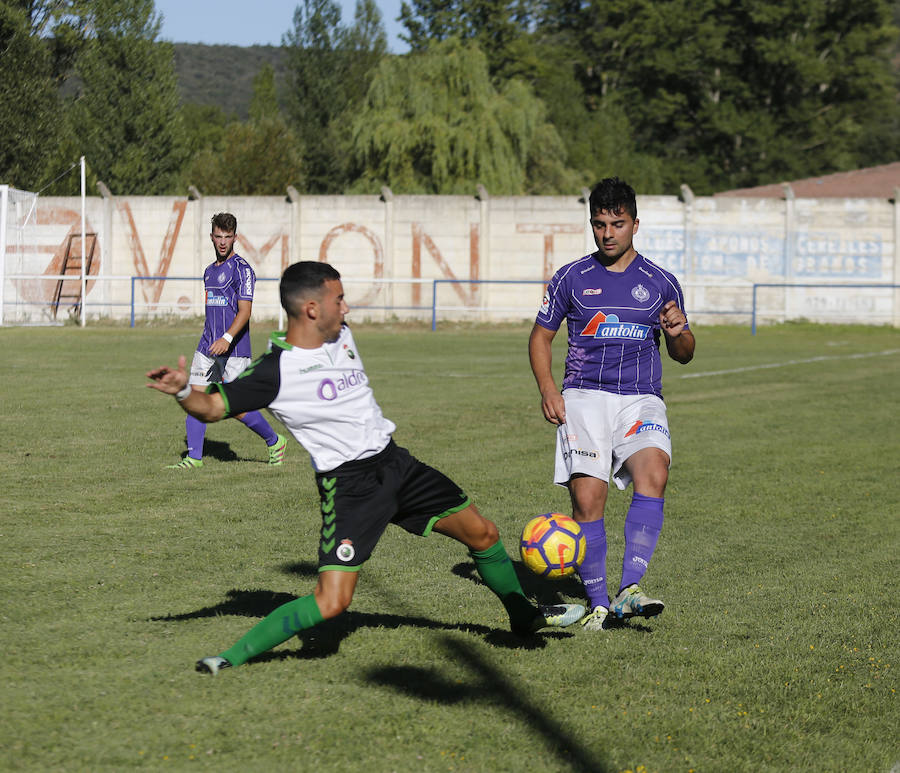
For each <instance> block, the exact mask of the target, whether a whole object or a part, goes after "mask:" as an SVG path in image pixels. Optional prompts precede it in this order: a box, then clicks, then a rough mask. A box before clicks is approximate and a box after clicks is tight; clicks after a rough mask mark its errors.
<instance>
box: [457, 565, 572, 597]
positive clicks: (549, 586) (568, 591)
mask: <svg viewBox="0 0 900 773" xmlns="http://www.w3.org/2000/svg"><path fill="white" fill-rule="evenodd" d="M512 565H513V568H514V569H515V571H516V576H517V577H518V578H519V584H520V585H521V586H522V590H523V591H525V595H526V596H528V597H529V598H532V599H535V600H536V601H537V602H538V604H566V603H570V602H568V601H567V599H569V598H584V588H583V586H582V585H581V582H580V581H579V580H578V578H577V577H575V576H574V575H573V576H571V577H562V578H560V579H558V580H545V579H543V578H541V577H538V576H537V575H536V574H535V573H534V572H532V571H531V570H529V569H528V567H526V566H525V565H524V564H523V563H522V562H521V561H513V562H512ZM452 571H453V574H455V575H456V576H457V577H462V578H464V579H466V580H471V581H472V582H474V583H476V584H478V585H483V584H484V583H483V582H482V581H481V578H480V577H479V576H478V570H477V569H476V568H475V564H473V563H472V562H471V561H460V562H459V563H458V564H457V565H456V566H454V567H453V570H452Z"/></svg>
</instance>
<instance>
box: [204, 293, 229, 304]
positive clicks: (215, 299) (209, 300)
mask: <svg viewBox="0 0 900 773" xmlns="http://www.w3.org/2000/svg"><path fill="white" fill-rule="evenodd" d="M206 305H207V306H227V305H228V299H227V298H226V297H225V296H224V295H216V294H215V292H213V291H212V290H207V291H206Z"/></svg>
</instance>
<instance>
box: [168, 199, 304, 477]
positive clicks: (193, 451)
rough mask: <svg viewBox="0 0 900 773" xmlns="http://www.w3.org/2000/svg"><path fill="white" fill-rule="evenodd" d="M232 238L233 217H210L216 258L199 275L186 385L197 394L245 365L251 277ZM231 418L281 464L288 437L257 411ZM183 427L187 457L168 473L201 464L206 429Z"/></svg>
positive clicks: (193, 424)
mask: <svg viewBox="0 0 900 773" xmlns="http://www.w3.org/2000/svg"><path fill="white" fill-rule="evenodd" d="M236 238H237V218H236V217H235V216H234V215H232V214H231V213H230V212H220V213H219V214H217V215H214V216H213V218H212V231H211V233H210V239H211V240H212V243H213V248H214V249H215V254H216V259H215V261H214V262H213V263H210V264H209V265H208V266H207V267H206V271H204V272H203V291H204V292H203V296H204V307H205V309H206V321H205V322H204V324H203V333H202V334H201V335H200V341H199V343H198V344H197V350H196V351H195V352H194V359H193V362H191V385H192V386H193V387H194V388H195V389H198V390H201V391H202V390H204V389H206V387H207V386H209V384H211V383H214V382H217V381H233V380H234V379H236V378H237V377H238V375H239V374H240V373H241V372H243V371H244V369H245V368H246V367H247V366H248V365H249V364H250V358H251V352H250V312H251V310H252V308H253V289H254V286H255V284H256V273H255V272H254V271H253V268H252V267H251V266H250V264H249V263H248V262H247V261H246V260H244V259H243V258H242V257H241V256H240V255H238V254H237V253H236V252H235V251H234V240H235V239H236ZM234 418H236V419H237V420H238V421H240V422H241V423H242V424H243V425H244V426H246V427H247V428H248V429H250V430H253V432H255V433H256V434H257V435H259V436H260V437H261V438H262V439H263V440H265V441H266V446H267V447H268V449H269V465H270V466H273V467H280V466H281V465H282V464H283V463H284V450H285V448H286V447H287V439H286V438H285V437H283V436H281V435H279V434H278V433H277V432H275V430H273V429H272V427H271V426H270V425H269V422H267V421H266V420H265V418H264V417H263V415H262V414H261V413H260V412H259V411H247V412H246V413H241V414H237V415H235V417H234ZM184 429H185V435H186V437H187V447H188V450H187V455H186V456H185V457H184V458H183V459H182V460H181V461H180V462H178V463H177V464H170V465H168V468H169V469H173V470H196V469H199V468H200V467H202V466H203V441H204V439H205V437H206V425H205V424H204V423H203V422H202V421H198V420H197V419H195V418H194V417H193V416H190V415H188V416H186V417H185V420H184Z"/></svg>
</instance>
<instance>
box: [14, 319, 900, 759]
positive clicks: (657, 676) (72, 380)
mask: <svg viewBox="0 0 900 773" xmlns="http://www.w3.org/2000/svg"><path fill="white" fill-rule="evenodd" d="M351 319H352V317H351ZM695 333H696V335H697V341H698V344H697V355H696V357H695V360H694V362H692V363H691V364H690V365H688V366H678V365H676V364H674V363H671V362H667V369H666V375H665V392H666V397H667V402H668V405H669V421H670V425H671V428H672V433H673V439H674V464H673V468H672V472H671V477H670V484H669V489H668V492H667V500H666V524H665V527H664V529H663V533H662V537H661V539H660V543H659V547H658V548H657V551H656V555H655V557H654V559H653V562H652V563H651V566H650V571H649V573H648V575H647V577H646V578H645V582H644V585H645V587H646V588H647V589H648V590H649V591H650V592H651V593H652V594H653V595H657V596H659V597H661V598H662V599H664V600H665V601H666V603H667V608H666V611H665V613H664V614H663V615H662V616H660V617H658V618H655V619H653V620H649V621H643V620H641V621H639V622H632V623H631V624H630V625H628V626H626V627H624V628H621V629H618V630H614V631H610V632H605V633H602V634H589V633H585V632H583V631H581V630H573V629H567V630H565V631H561V632H560V631H557V632H547V633H542V634H539V635H537V636H536V637H535V638H534V640H533V641H528V642H525V643H522V642H521V641H519V640H516V639H514V638H512V637H511V635H510V634H508V633H507V628H506V620H505V615H504V613H503V610H502V607H501V606H500V604H499V602H497V601H496V599H495V598H494V597H493V596H492V595H491V594H490V592H489V591H487V590H486V589H485V588H484V587H483V586H482V585H480V583H479V582H478V581H477V579H476V577H475V576H474V567H473V565H472V563H471V561H470V560H469V558H468V556H467V555H466V552H465V550H464V549H462V548H461V547H460V546H458V545H457V544H456V543H453V542H451V541H450V540H447V539H445V538H443V537H440V536H439V535H434V536H431V537H429V538H427V539H420V538H414V537H411V536H409V535H407V534H405V533H404V532H401V531H400V530H397V529H395V530H392V531H389V532H388V534H387V535H386V536H385V538H384V540H383V541H382V543H381V544H380V546H379V548H378V550H377V551H376V552H375V554H374V556H373V558H372V559H371V561H370V562H369V563H368V564H367V565H366V566H365V568H364V570H363V571H362V573H361V578H360V584H359V588H358V592H357V595H356V597H355V599H354V603H353V606H352V608H351V610H350V611H349V612H348V613H347V614H346V615H344V616H343V617H341V618H339V619H338V620H335V621H331V622H330V623H326V624H323V625H322V626H320V627H319V628H316V629H313V630H312V631H310V632H306V633H305V634H304V635H301V636H300V637H298V638H296V639H292V640H291V641H289V642H287V643H285V644H284V645H282V646H281V647H279V648H277V649H276V650H274V651H273V652H271V653H269V654H268V655H266V656H263V657H261V658H259V659H257V660H256V661H252V662H250V663H248V664H247V665H246V666H243V667H241V668H239V669H234V670H231V671H226V672H225V673H223V674H221V675H220V676H218V677H216V678H215V679H212V678H209V677H207V676H201V675H199V674H197V673H195V672H194V668H193V665H194V661H195V660H196V659H197V658H199V657H201V656H205V655H210V654H215V653H217V652H219V651H220V650H222V649H224V648H225V647H227V646H230V645H231V644H232V643H233V642H234V641H235V640H236V639H237V638H238V637H239V636H241V635H242V634H243V633H244V632H245V631H246V630H247V629H248V628H249V627H250V626H251V625H252V624H254V623H255V622H256V621H257V620H258V619H259V618H261V617H262V616H264V615H265V614H267V613H268V612H269V611H271V610H272V609H273V608H274V607H275V606H277V605H278V604H280V603H282V602H284V601H286V600H290V599H291V598H293V597H295V596H297V595H303V594H306V593H308V592H309V591H310V590H311V588H312V585H313V583H314V581H315V564H314V562H315V555H316V543H317V534H318V529H319V523H318V507H317V498H316V493H315V489H314V486H313V480H312V474H311V470H310V466H309V461H308V457H307V455H306V454H305V452H304V451H303V450H302V449H301V448H300V447H299V446H298V445H297V444H296V443H293V442H292V444H291V446H290V447H289V454H288V458H287V462H286V465H285V467H284V468H282V469H275V470H269V469H267V468H266V466H265V464H264V460H265V458H266V454H265V447H264V445H263V443H262V441H261V440H259V439H258V438H257V437H256V436H255V435H253V434H251V433H250V432H249V431H248V430H246V429H245V428H244V427H243V426H241V425H239V424H238V423H237V422H234V421H229V422H224V423H221V424H217V425H214V426H211V427H210V428H209V430H208V433H207V462H206V466H205V467H204V469H203V470H202V471H197V472H192V473H187V474H184V473H180V472H173V471H169V470H164V469H163V466H164V465H165V464H168V463H171V462H174V461H176V460H177V459H178V457H179V454H180V453H182V452H183V451H184V423H183V414H182V413H181V410H180V409H179V408H178V406H177V404H176V403H175V401H174V400H172V399H170V398H167V397H164V396H162V395H160V394H158V393H156V392H155V391H152V390H150V389H146V388H145V386H144V384H145V379H144V377H143V374H144V373H145V372H146V371H147V370H148V369H149V368H150V367H153V366H156V365H160V364H173V363H174V362H175V359H176V357H177V355H178V354H181V353H183V354H186V355H190V353H191V352H192V351H193V347H194V346H195V344H196V340H197V337H198V334H199V325H197V324H193V325H190V326H180V327H160V328H142V329H129V328H121V327H112V326H110V327H88V328H86V329H79V328H74V327H64V328H2V329H0V345H2V351H3V352H4V357H3V359H4V366H5V367H4V377H3V381H2V387H0V394H2V405H3V411H2V415H0V422H2V425H0V428H2V432H0V436H2V445H0V449H2V451H0V453H2V457H0V459H2V490H3V503H4V506H3V508H2V515H0V544H2V559H3V568H2V572H0V584H2V585H0V588H2V592H0V598H2V601H0V631H2V659H0V769H2V770H33V771H121V770H129V769H132V768H146V769H153V770H167V769H168V770H190V769H204V770H215V771H257V770H270V771H301V770H303V771H306V770H309V771H313V770H315V771H355V770H369V771H376V772H378V773H380V772H381V771H385V772H387V771H616V772H618V771H626V770H627V771H634V772H635V773H636V772H637V771H646V772H656V771H659V772H662V773H667V772H669V771H728V772H731V771H753V772H757V771H875V772H881V771H883V772H884V773H888V772H889V771H897V770H898V767H897V766H898V764H900V742H898V732H897V731H898V727H900V712H898V696H897V688H898V679H897V669H898V640H900V614H898V596H900V588H898V570H900V566H898V553H900V551H898V548H900V540H898V532H900V529H898V523H900V476H898V471H900V464H898V459H900V441H898V437H900V435H898V418H900V411H898V404H900V399H898V396H900V390H898V384H900V332H898V331H897V330H894V329H890V328H864V327H837V326H833V327H825V326H813V325H807V324H791V325H784V326H776V327H767V328H762V329H761V330H760V332H759V334H758V335H756V336H751V335H750V333H749V330H748V329H747V328H739V327H709V328H702V327H701V328H696V327H695ZM265 335H266V333H265V331H264V330H263V326H261V325H257V328H256V332H255V334H254V338H255V344H256V351H257V352H261V351H262V348H263V341H264V339H265ZM527 336H528V328H527V327H525V326H507V327H499V328H489V327H473V328H463V329H452V328H451V327H449V326H448V327H447V328H446V329H440V330H438V331H437V332H434V333H432V332H430V331H428V330H426V329H423V328H418V327H400V326H398V327H389V326H388V327H363V328H360V329H359V330H358V331H357V332H356V337H357V342H358V344H359V346H360V349H361V353H362V357H363V360H364V362H365V364H366V368H367V371H368V374H369V377H370V380H371V383H372V385H373V388H374V389H375V394H376V396H377V398H378V399H379V402H380V403H381V405H382V408H383V409H384V412H385V414H386V415H387V416H388V417H389V418H391V419H393V420H394V421H395V422H396V423H397V424H398V427H399V429H398V431H397V433H396V439H397V441H398V442H399V443H400V444H401V445H405V446H407V447H409V448H410V449H411V450H412V451H413V452H414V453H415V454H416V455H417V456H419V457H420V458H422V459H423V460H425V461H427V462H429V463H431V464H434V465H435V466H437V467H439V468H441V469H442V470H444V471H445V472H447V473H448V474H450V475H451V476H452V477H454V478H455V479H456V480H457V481H458V482H459V483H460V484H461V485H462V486H463V487H464V488H465V489H466V490H467V491H468V493H469V494H470V495H471V497H472V498H473V500H474V501H475V503H476V504H477V505H478V506H479V508H480V509H481V511H482V512H483V513H484V514H485V515H486V516H488V517H489V518H492V519H493V520H495V521H496V522H497V523H498V525H499V526H500V529H501V533H502V534H503V535H504V541H505V544H506V548H507V551H508V552H509V553H510V555H511V556H513V557H514V558H515V559H516V565H517V568H519V570H520V576H521V578H522V581H523V585H524V587H525V589H526V591H527V592H528V593H529V594H530V595H532V596H534V597H535V598H538V599H540V600H543V601H552V600H554V599H559V598H561V599H566V600H580V599H581V598H582V595H581V592H580V586H579V584H578V583H577V581H574V580H569V579H566V580H562V581H558V582H542V581H539V580H537V579H536V578H534V577H532V576H530V575H527V573H526V570H524V569H522V567H521V565H520V564H519V563H518V556H517V536H518V531H519V529H520V528H521V526H522V525H523V524H524V523H525V521H526V520H527V519H528V518H530V517H531V516H533V515H535V514H538V513H541V512H547V511H551V510H561V511H563V512H566V511H567V510H568V499H567V495H566V493H565V491H564V490H563V489H560V488H558V487H554V486H553V485H552V484H551V483H550V482H549V481H550V474H551V469H552V455H553V428H552V427H551V426H550V425H549V424H547V423H546V422H544V420H543V418H542V417H541V414H540V409H539V401H538V395H537V390H536V388H535V386H534V383H533V379H532V376H531V372H530V370H529V367H528V361H527V355H526V340H527ZM557 338H558V342H560V343H561V340H560V339H561V338H562V336H558V337H557ZM561 362H562V349H559V352H558V355H557V362H556V365H557V366H559V365H561ZM629 497H630V491H629V492H625V493H624V494H623V493H621V492H617V491H614V492H613V493H612V494H611V497H610V505H609V508H608V513H607V533H608V535H609V538H610V557H609V568H610V584H611V585H613V586H616V583H617V582H618V576H619V573H620V567H621V556H622V550H623V538H622V525H623V519H624V513H625V510H626V508H627V504H628V499H629ZM576 627H577V626H576Z"/></svg>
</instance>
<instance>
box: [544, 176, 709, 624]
mask: <svg viewBox="0 0 900 773" xmlns="http://www.w3.org/2000/svg"><path fill="white" fill-rule="evenodd" d="M589 206H590V213H591V219H590V223H591V228H592V229H593V231H594V241H595V243H596V245H597V251H596V252H593V253H591V254H590V255H586V256H585V257H583V258H580V259H579V260H576V261H574V262H572V263H569V264H568V265H566V266H563V267H562V268H561V269H559V271H557V272H556V274H554V276H553V278H552V279H551V280H550V283H549V284H548V285H547V292H546V294H545V295H544V300H543V303H542V305H541V309H540V311H539V313H538V315H537V319H536V321H535V325H534V328H533V330H532V332H531V337H530V339H529V344H528V353H529V358H530V360H531V369H532V371H533V372H534V377H535V379H536V380H537V385H538V389H539V390H540V393H541V409H542V411H543V413H544V418H546V419H547V421H549V422H550V423H551V424H554V425H556V426H557V432H556V464H555V472H554V478H553V480H554V482H555V483H557V484H559V485H561V486H566V487H567V488H568V490H569V495H570V498H571V501H572V514H573V517H574V518H575V520H576V521H578V522H579V524H581V528H582V531H583V532H584V534H585V538H586V541H587V551H586V555H585V559H584V561H583V563H582V564H581V567H580V568H579V574H580V576H581V580H582V583H583V584H584V588H585V593H586V594H587V597H588V600H589V606H590V613H589V614H587V615H585V616H584V617H583V618H582V624H583V626H584V627H585V629H586V630H590V631H599V630H604V629H606V628H607V627H608V626H609V623H610V622H611V620H612V619H611V618H610V619H608V616H609V614H610V613H612V614H613V615H614V616H615V618H619V619H623V618H628V617H632V616H635V615H639V616H642V617H653V616H654V615H658V614H659V613H660V612H662V610H663V607H664V606H665V605H664V604H663V602H662V601H660V600H659V599H653V598H650V597H649V596H647V595H646V594H645V593H644V592H643V591H642V590H641V587H640V585H639V584H638V583H639V582H640V581H641V580H642V578H643V576H644V573H645V572H646V571H647V567H648V564H649V562H650V558H651V556H652V555H653V551H654V549H655V548H656V542H657V539H658V537H659V534H660V531H661V529H662V523H663V502H664V499H663V496H664V493H665V488H666V483H667V482H668V476H669V465H670V463H671V458H672V444H671V440H670V438H669V426H668V421H667V419H666V407H665V404H664V403H663V400H662V388H661V377H662V360H661V358H660V353H659V349H660V340H661V339H662V340H664V341H665V345H666V351H667V352H668V355H669V356H670V357H671V358H672V359H673V360H675V361H677V362H680V363H683V364H684V363H688V362H690V361H691V359H692V358H693V356H694V336H693V333H691V331H690V329H689V327H688V321H687V316H686V315H685V312H684V298H683V296H682V292H681V287H680V286H679V284H678V281H677V280H676V279H675V277H674V276H673V275H672V274H670V273H669V272H668V271H664V270H663V269H662V268H660V267H659V266H657V265H656V264H655V263H652V262H651V261H649V260H647V259H646V258H645V257H644V256H643V255H640V254H639V253H638V252H637V250H635V248H634V244H633V238H634V235H635V234H636V233H637V231H638V225H639V221H638V217H637V203H636V197H635V193H634V190H633V189H632V188H631V186H629V185H628V184H627V183H625V182H623V181H621V180H619V179H618V178H615V177H613V178H607V179H605V180H602V181H601V182H600V183H599V184H598V185H597V186H596V187H595V188H594V190H593V191H591V196H590V205H589ZM563 320H565V321H566V327H567V330H568V351H567V356H566V362H565V373H564V376H563V383H562V391H560V389H559V387H557V385H556V382H555V381H554V379H553V375H552V372H551V364H552V354H551V343H552V341H553V338H554V336H555V335H556V332H557V330H559V327H560V324H561V323H562V321H563ZM610 473H612V478H613V480H614V481H615V483H616V485H617V486H618V488H620V489H623V490H624V489H625V487H626V486H627V485H628V483H629V482H632V483H633V484H634V491H633V495H632V500H631V505H630V507H629V509H628V513H627V514H626V516H625V556H624V559H623V564H622V578H621V583H620V585H619V590H618V592H617V593H616V595H615V596H614V597H613V599H612V601H610V598H609V593H608V589H607V577H606V528H605V526H604V520H603V514H604V509H605V507H606V498H607V494H608V490H609V489H608V483H609V476H610Z"/></svg>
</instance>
